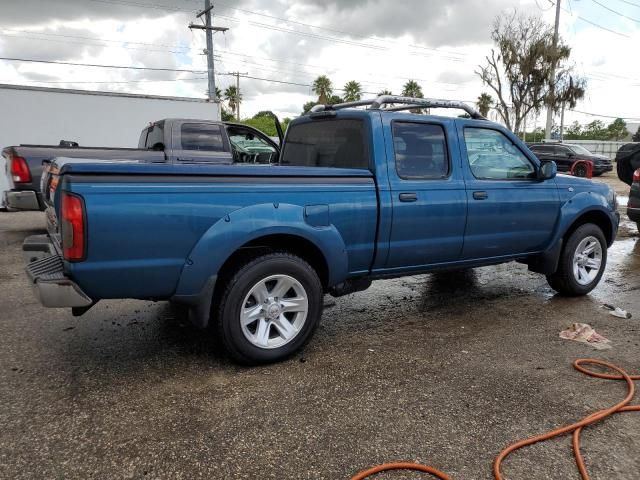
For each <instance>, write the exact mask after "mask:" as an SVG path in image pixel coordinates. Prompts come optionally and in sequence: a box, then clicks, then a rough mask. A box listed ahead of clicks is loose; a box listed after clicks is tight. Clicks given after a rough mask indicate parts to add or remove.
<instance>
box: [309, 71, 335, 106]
mask: <svg viewBox="0 0 640 480" xmlns="http://www.w3.org/2000/svg"><path fill="white" fill-rule="evenodd" d="M311 88H312V89H313V93H315V94H316V95H318V103H319V104H321V105H325V104H326V103H327V99H328V98H329V97H331V94H332V93H333V85H332V84H331V80H329V77H327V76H326V75H320V76H319V77H318V78H316V79H315V80H314V81H313V86H312V87H311Z"/></svg>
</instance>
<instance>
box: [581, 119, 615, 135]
mask: <svg viewBox="0 0 640 480" xmlns="http://www.w3.org/2000/svg"><path fill="white" fill-rule="evenodd" d="M608 137H609V130H608V129H607V127H606V126H605V124H604V122H603V121H602V120H594V121H593V122H591V123H589V124H587V125H585V126H584V129H583V133H582V138H584V139H585V140H607V138H608Z"/></svg>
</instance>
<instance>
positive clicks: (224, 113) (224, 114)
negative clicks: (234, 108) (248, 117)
mask: <svg viewBox="0 0 640 480" xmlns="http://www.w3.org/2000/svg"><path fill="white" fill-rule="evenodd" d="M220 116H221V117H222V121H223V122H233V121H234V120H235V119H236V117H234V116H233V114H232V113H229V112H227V109H226V108H224V107H221V108H220Z"/></svg>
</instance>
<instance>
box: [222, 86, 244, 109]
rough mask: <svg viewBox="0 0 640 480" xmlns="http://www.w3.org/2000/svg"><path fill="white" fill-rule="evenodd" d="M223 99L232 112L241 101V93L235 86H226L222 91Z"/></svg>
mask: <svg viewBox="0 0 640 480" xmlns="http://www.w3.org/2000/svg"><path fill="white" fill-rule="evenodd" d="M224 99H225V100H226V101H227V104H228V105H229V108H230V109H231V111H232V112H235V111H236V107H237V106H238V105H239V104H241V103H242V94H241V93H240V92H239V91H238V89H237V88H236V87H235V86H233V85H232V86H230V87H227V88H226V89H225V91H224Z"/></svg>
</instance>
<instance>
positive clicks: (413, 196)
mask: <svg viewBox="0 0 640 480" xmlns="http://www.w3.org/2000/svg"><path fill="white" fill-rule="evenodd" d="M399 198H400V201H401V202H415V201H417V200H418V194H417V193H401V194H400V196H399Z"/></svg>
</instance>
